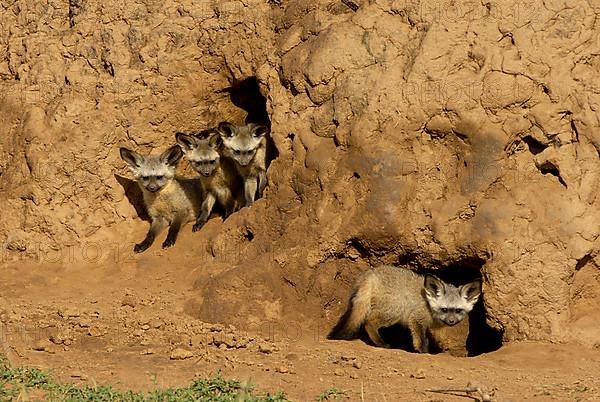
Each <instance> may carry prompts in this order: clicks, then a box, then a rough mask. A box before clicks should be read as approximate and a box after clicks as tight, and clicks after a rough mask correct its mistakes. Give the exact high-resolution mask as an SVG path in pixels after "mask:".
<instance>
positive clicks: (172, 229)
mask: <svg viewBox="0 0 600 402" xmlns="http://www.w3.org/2000/svg"><path fill="white" fill-rule="evenodd" d="M182 223H183V220H182V219H181V217H179V216H177V217H175V219H173V222H171V226H169V232H168V233H167V238H166V239H165V241H164V242H163V244H162V248H168V247H171V246H172V245H173V244H175V241H176V240H177V235H178V234H179V230H180V229H181V225H182Z"/></svg>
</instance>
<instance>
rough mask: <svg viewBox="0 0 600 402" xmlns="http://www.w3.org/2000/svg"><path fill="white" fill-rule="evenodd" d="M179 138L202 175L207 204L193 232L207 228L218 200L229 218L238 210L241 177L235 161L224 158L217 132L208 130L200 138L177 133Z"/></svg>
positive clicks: (199, 135)
mask: <svg viewBox="0 0 600 402" xmlns="http://www.w3.org/2000/svg"><path fill="white" fill-rule="evenodd" d="M175 139H176V140H177V143H178V144H179V145H181V147H182V148H183V152H184V154H185V158H186V159H187V160H188V162H189V163H190V165H191V166H192V168H193V169H194V170H195V171H196V172H197V173H198V174H199V175H200V183H201V184H202V192H203V195H204V201H203V202H202V207H201V212H200V215H199V216H198V219H197V220H196V223H195V224H194V226H193V228H192V231H194V232H196V231H198V230H200V229H201V228H202V226H204V224H205V223H206V222H207V221H208V218H209V217H210V213H211V212H212V209H213V207H214V205H215V201H216V202H218V203H219V205H221V207H223V209H224V210H225V218H227V217H228V216H229V215H231V214H232V213H233V212H234V211H235V210H236V209H237V202H236V197H235V196H234V194H235V193H236V192H237V191H235V190H237V188H236V187H238V185H237V182H238V174H237V172H236V171H235V167H234V165H233V161H231V160H229V159H227V158H221V155H220V154H219V151H220V148H221V141H222V140H221V137H220V136H219V133H218V132H216V131H215V130H204V131H201V132H200V133H198V134H196V135H193V136H192V135H188V134H185V133H176V134H175Z"/></svg>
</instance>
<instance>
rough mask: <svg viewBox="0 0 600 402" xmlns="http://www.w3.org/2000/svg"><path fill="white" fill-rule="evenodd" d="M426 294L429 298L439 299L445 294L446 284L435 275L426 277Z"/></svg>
mask: <svg viewBox="0 0 600 402" xmlns="http://www.w3.org/2000/svg"><path fill="white" fill-rule="evenodd" d="M424 288H425V293H426V294H427V295H428V296H429V297H434V298H435V297H439V296H441V295H442V293H443V292H444V284H443V283H442V281H440V280H439V279H438V278H436V277H435V276H433V275H429V274H427V275H425V283H424Z"/></svg>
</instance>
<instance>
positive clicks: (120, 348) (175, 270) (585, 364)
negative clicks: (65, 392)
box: [0, 222, 600, 401]
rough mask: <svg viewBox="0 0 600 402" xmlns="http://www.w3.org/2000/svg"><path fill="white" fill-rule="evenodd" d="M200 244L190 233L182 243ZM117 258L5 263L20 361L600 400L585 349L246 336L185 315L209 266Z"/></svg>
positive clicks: (309, 328) (307, 334) (9, 337)
mask: <svg viewBox="0 0 600 402" xmlns="http://www.w3.org/2000/svg"><path fill="white" fill-rule="evenodd" d="M211 223H213V222H211ZM140 226H141V225H140ZM139 229H143V228H142V227H140V228H139ZM136 232H137V231H136ZM140 232H141V230H140ZM193 241H194V238H193V235H192V233H191V232H189V233H188V231H185V230H184V232H183V233H182V235H181V239H180V242H181V244H182V245H189V244H192V242H193ZM88 248H89V250H91V247H88ZM104 250H106V249H104ZM115 250H116V248H115ZM119 250H120V252H121V253H122V254H121V255H122V258H120V259H118V260H111V259H109V260H108V261H103V262H101V263H93V262H90V260H88V262H87V263H86V262H81V261H77V253H78V252H80V251H81V250H78V251H71V253H72V255H73V258H74V259H73V263H72V264H52V263H51V262H50V257H49V256H50V255H49V254H46V257H45V259H43V260H39V261H10V262H8V263H7V264H6V265H7V268H5V269H3V270H2V272H1V273H0V287H1V288H2V289H3V292H2V298H0V302H1V308H2V310H1V315H0V319H1V320H2V341H3V342H2V346H3V349H4V352H5V354H6V355H7V356H8V357H9V358H10V360H11V362H12V363H13V364H18V365H27V366H35V367H40V368H45V369H52V370H53V372H54V373H55V374H56V375H57V376H58V377H59V378H61V379H63V380H65V381H70V382H74V383H83V382H88V383H101V384H114V385H115V386H116V387H118V388H134V389H140V390H150V389H154V388H158V387H166V386H176V385H185V384H188V383H189V382H190V381H191V380H192V379H193V378H194V376H211V375H212V374H214V373H215V372H216V371H217V370H220V371H221V372H222V373H223V375H224V376H226V377H229V378H236V379H241V380H249V381H251V382H253V383H255V384H256V385H257V386H258V388H260V389H261V390H266V391H277V390H283V391H285V392H286V394H287V395H288V396H289V397H290V398H291V399H292V400H295V401H310V400H314V397H316V396H317V395H318V394H320V393H322V392H323V391H325V390H327V389H330V388H332V387H335V388H337V389H341V390H343V391H344V392H345V393H344V395H345V397H346V398H347V399H348V400H355V401H362V400H364V401H394V400H395V401H397V400H407V401H409V400H410V401H453V400H456V401H461V400H465V399H464V397H454V396H450V395H447V394H435V393H432V392H428V391H427V390H429V389H435V388H457V389H461V388H465V387H467V386H468V385H469V384H471V386H476V387H480V388H481V389H482V390H483V391H485V392H488V393H490V394H491V395H492V396H494V397H495V398H497V400H498V401H525V400H535V401H546V400H548V401H550V400H556V401H567V400H573V401H580V400H581V401H583V400H589V401H592V400H598V398H600V380H599V379H598V377H597V375H596V373H598V372H599V370H600V351H597V350H593V349H589V348H586V347H582V346H581V345H577V344H560V345H559V344H549V343H534V342H513V343H510V344H508V345H505V346H504V347H502V348H501V349H500V350H498V351H496V352H492V353H488V354H483V355H480V356H477V357H470V358H459V357H453V356H450V355H448V354H438V355H419V354H415V353H409V352H406V351H404V350H399V349H393V350H386V349H379V348H375V347H372V346H369V345H367V344H365V343H364V342H362V341H360V340H356V341H329V340H326V339H325V334H326V333H327V331H328V330H329V327H328V326H327V325H326V324H323V323H322V322H319V321H318V320H316V321H315V322H306V321H298V322H290V323H288V324H286V325H277V324H274V323H270V322H264V323H262V324H261V325H259V326H254V327H251V328H249V329H237V328H234V327H233V326H226V325H220V324H209V323H203V322H200V321H198V320H197V319H194V318H192V317H191V316H189V315H188V314H186V312H185V311H186V310H187V309H188V308H189V306H186V303H187V302H186V300H189V299H190V298H192V297H193V294H194V292H195V290H194V284H193V278H194V277H195V276H196V275H197V270H199V269H205V270H210V267H211V265H210V264H206V263H200V264H198V265H196V266H194V265H193V264H190V263H189V261H190V260H189V258H188V257H187V256H186V254H185V253H182V252H181V251H177V250H175V249H171V250H167V251H163V250H160V249H159V248H158V247H154V248H153V249H152V250H150V251H149V253H148V254H146V255H142V256H139V255H138V256H136V255H132V254H130V253H129V252H128V247H126V245H125V244H123V245H122V247H120V248H119ZM89 255H90V256H91V255H92V254H91V251H90V254H89ZM186 258H188V259H187V260H186ZM182 261H187V263H186V264H184V263H182Z"/></svg>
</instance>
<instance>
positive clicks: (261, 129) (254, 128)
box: [250, 123, 269, 138]
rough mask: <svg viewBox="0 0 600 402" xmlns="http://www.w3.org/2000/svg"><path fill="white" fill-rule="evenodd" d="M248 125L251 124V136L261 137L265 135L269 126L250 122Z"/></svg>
mask: <svg viewBox="0 0 600 402" xmlns="http://www.w3.org/2000/svg"><path fill="white" fill-rule="evenodd" d="M250 126H251V127H250V132H251V133H252V136H253V137H255V138H262V137H264V136H265V135H267V133H268V132H269V128H268V127H267V126H265V125H262V124H254V123H252V124H251V125H250Z"/></svg>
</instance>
